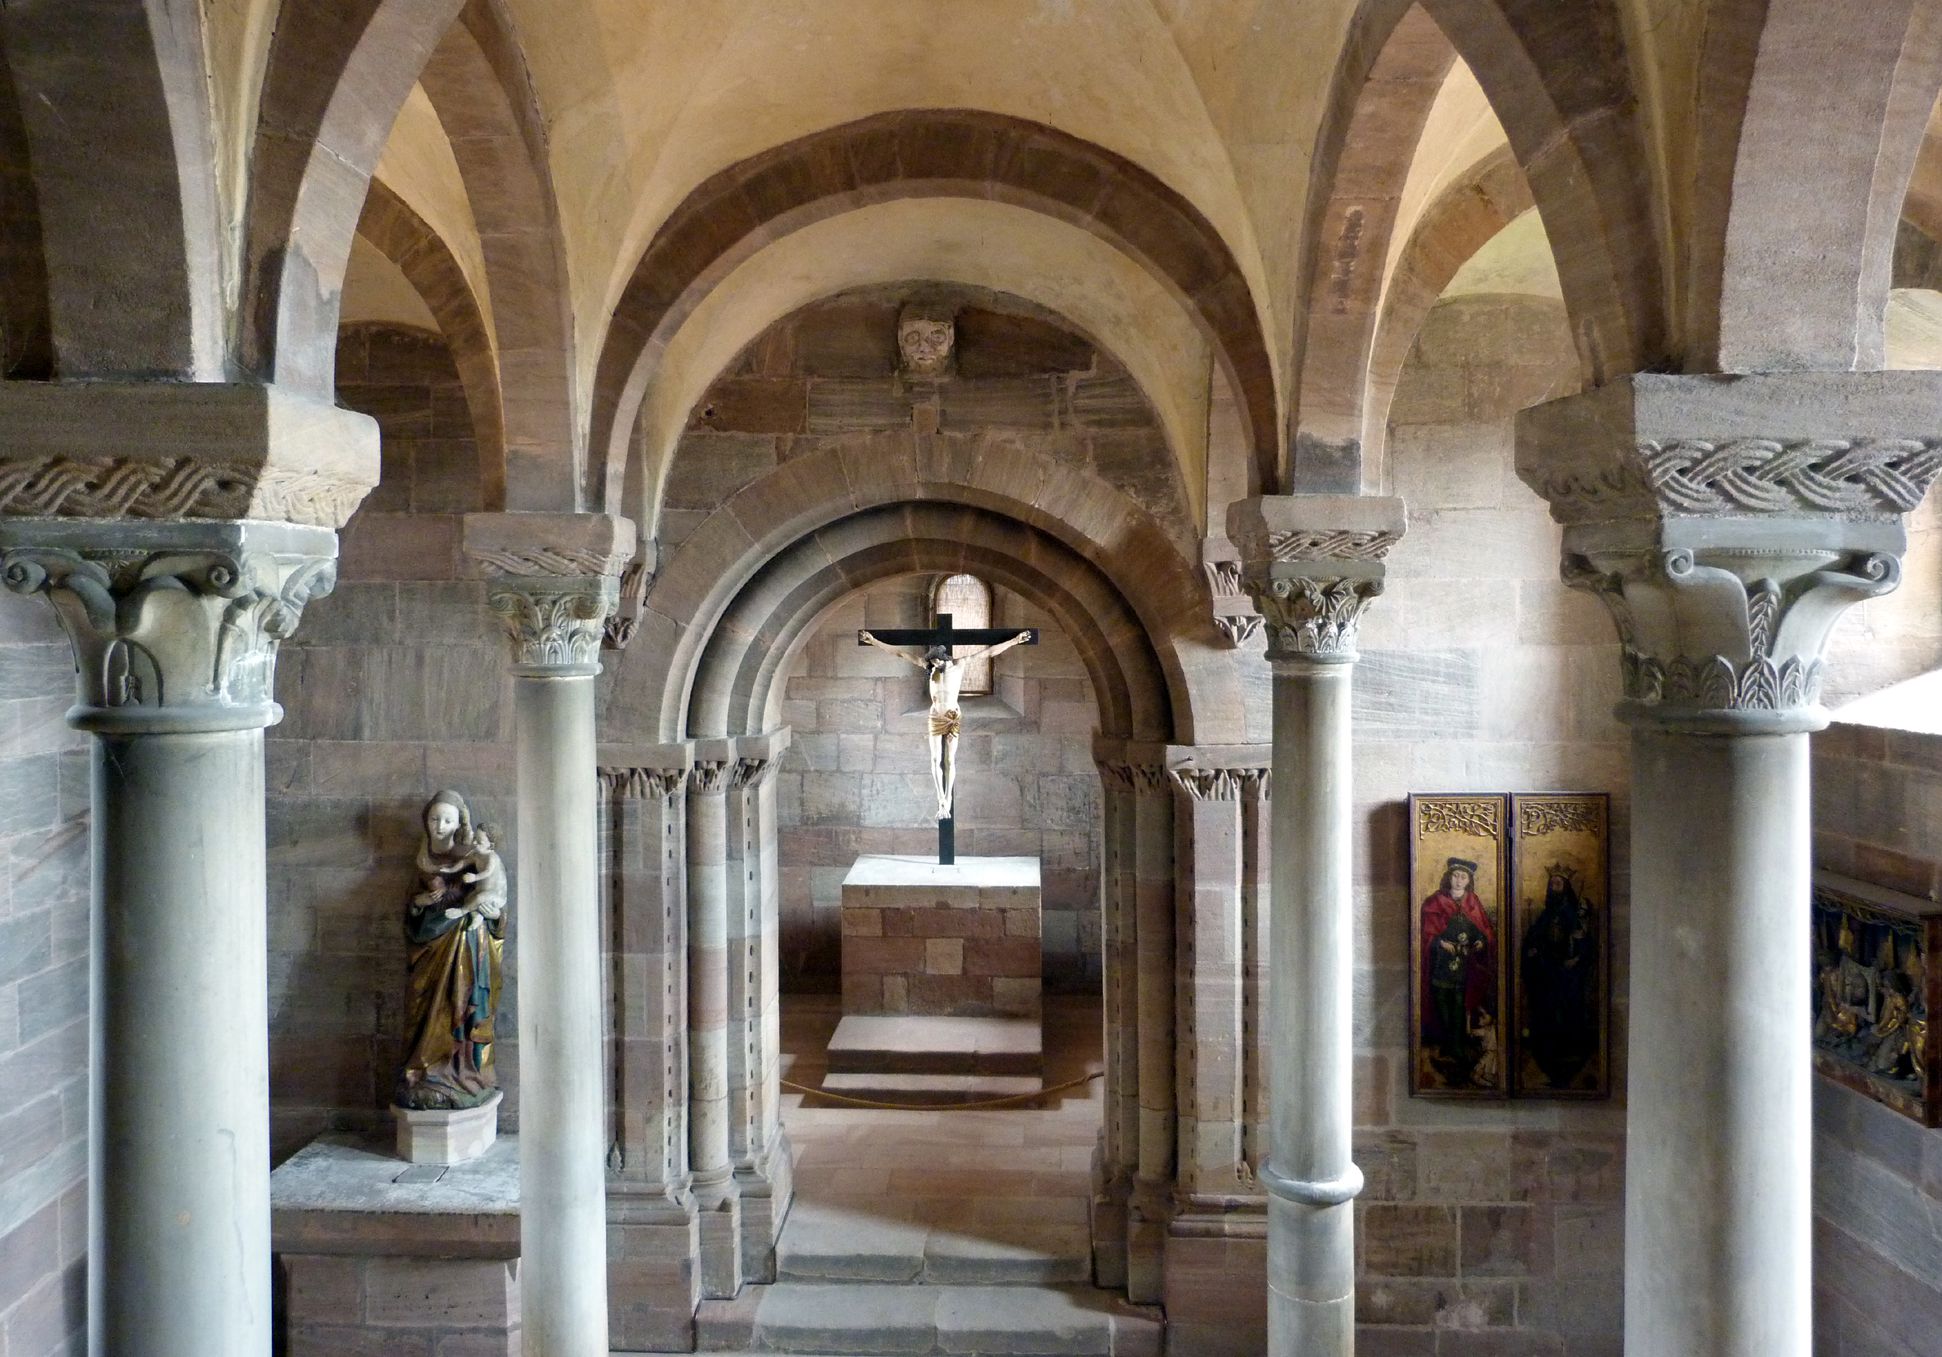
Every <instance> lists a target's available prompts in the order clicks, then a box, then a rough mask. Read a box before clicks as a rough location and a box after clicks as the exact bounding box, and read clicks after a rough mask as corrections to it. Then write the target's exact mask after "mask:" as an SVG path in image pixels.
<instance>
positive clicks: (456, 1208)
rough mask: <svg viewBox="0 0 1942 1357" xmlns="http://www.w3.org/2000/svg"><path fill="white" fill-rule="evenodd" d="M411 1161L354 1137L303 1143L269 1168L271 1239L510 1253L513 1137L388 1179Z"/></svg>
mask: <svg viewBox="0 0 1942 1357" xmlns="http://www.w3.org/2000/svg"><path fill="white" fill-rule="evenodd" d="M413 1167H414V1166H413V1165H411V1164H407V1163H406V1162H405V1161H404V1160H402V1159H399V1158H398V1157H397V1156H396V1155H395V1154H393V1153H391V1152H390V1150H389V1148H388V1147H386V1146H383V1145H381V1144H380V1143H378V1142H373V1141H368V1140H364V1139H361V1138H359V1137H357V1136H349V1135H329V1136H320V1137H319V1138H318V1139H316V1140H313V1141H311V1142H310V1144H308V1145H306V1146H305V1147H304V1148H303V1149H301V1150H299V1151H298V1152H297V1153H296V1154H295V1155H293V1156H291V1158H290V1159H288V1160H287V1161H285V1162H284V1163H283V1164H282V1165H281V1166H280V1167H278V1168H277V1170H276V1171H275V1172H274V1173H272V1174H271V1175H270V1212H271V1227H270V1228H271V1247H272V1248H273V1249H274V1250H275V1251H276V1252H278V1253H304V1254H359V1255H378V1254H382V1255H387V1256H398V1257H446V1258H453V1257H463V1258H516V1257H518V1256H519V1137H518V1136H501V1137H500V1138H499V1139H498V1140H497V1141H496V1142H495V1143H494V1144H493V1146H492V1148H491V1149H490V1150H488V1151H486V1153H485V1154H484V1155H482V1156H480V1157H479V1158H477V1159H474V1160H472V1161H470V1162H469V1163H464V1164H454V1165H452V1166H450V1167H448V1168H446V1169H445V1172H444V1173H443V1174H442V1175H440V1176H439V1177H438V1180H437V1181H436V1182H430V1183H422V1182H419V1183H414V1182H404V1183H400V1182H398V1181H397V1179H398V1175H399V1174H401V1173H404V1172H405V1171H406V1170H407V1169H411V1168H413ZM417 1167H421V1168H422V1167H424V1166H417Z"/></svg>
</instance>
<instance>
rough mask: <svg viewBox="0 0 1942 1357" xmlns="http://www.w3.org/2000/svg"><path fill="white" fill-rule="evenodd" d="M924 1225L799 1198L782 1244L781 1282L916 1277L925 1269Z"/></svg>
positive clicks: (778, 1259)
mask: <svg viewBox="0 0 1942 1357" xmlns="http://www.w3.org/2000/svg"><path fill="white" fill-rule="evenodd" d="M927 1237H928V1231H927V1230H926V1228H925V1227H924V1226H923V1225H920V1224H916V1223H914V1222H912V1221H909V1220H905V1219H899V1218H897V1217H896V1216H894V1215H890V1214H881V1213H872V1212H870V1211H867V1210H859V1209H855V1208H851V1207H843V1206H835V1205H830V1204H826V1203H823V1202H815V1201H803V1202H797V1203H796V1205H795V1207H794V1209H793V1210H791V1211H790V1213H789V1219H788V1221H787V1222H785V1223H784V1225H783V1227H782V1237H781V1239H779V1240H778V1241H777V1242H776V1276H777V1279H778V1280H781V1281H832V1280H837V1281H860V1282H908V1281H915V1280H916V1279H917V1278H918V1277H919V1276H921V1275H922V1273H923V1271H924V1245H925V1240H926V1238H927Z"/></svg>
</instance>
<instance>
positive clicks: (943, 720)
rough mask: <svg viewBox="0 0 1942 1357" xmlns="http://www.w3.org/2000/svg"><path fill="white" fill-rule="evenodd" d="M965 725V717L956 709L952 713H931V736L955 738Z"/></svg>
mask: <svg viewBox="0 0 1942 1357" xmlns="http://www.w3.org/2000/svg"><path fill="white" fill-rule="evenodd" d="M963 725H964V716H963V715H962V713H960V712H958V711H957V710H956V709H955V708H954V709H952V710H951V711H945V712H936V711H934V712H932V713H931V734H933V735H944V736H950V737H955V736H956V735H957V733H958V730H959V729H960V728H961V727H962V726H963Z"/></svg>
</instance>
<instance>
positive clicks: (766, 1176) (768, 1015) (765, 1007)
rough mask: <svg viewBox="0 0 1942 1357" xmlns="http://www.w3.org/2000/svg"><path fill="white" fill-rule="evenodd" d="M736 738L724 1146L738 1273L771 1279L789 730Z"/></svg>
mask: <svg viewBox="0 0 1942 1357" xmlns="http://www.w3.org/2000/svg"><path fill="white" fill-rule="evenodd" d="M734 743H735V749H736V762H735V772H734V776H733V777H732V778H731V779H730V782H729V789H728V802H727V812H728V813H727V822H728V836H727V871H726V876H727V886H728V901H729V910H728V930H727V942H728V966H727V978H728V1034H727V1052H728V1110H729V1119H728V1152H729V1158H730V1161H731V1162H732V1163H733V1165H734V1172H735V1182H736V1187H737V1194H738V1196H739V1197H740V1199H741V1204H742V1206H741V1211H742V1228H741V1258H742V1278H743V1280H744V1281H749V1282H772V1281H774V1280H775V1243H776V1236H777V1235H778V1234H779V1233H780V1232H781V1229H782V1222H783V1219H784V1217H785V1216H786V1215H787V1213H788V1210H789V1200H790V1190H791V1188H790V1184H791V1182H792V1176H791V1164H790V1159H789V1146H788V1140H787V1138H786V1137H785V1136H784V1134H783V1132H782V1128H781V1124H780V1122H781V1099H780V1096H779V1095H780V1092H781V1088H780V1086H779V1085H778V1084H777V1083H776V1082H775V1081H776V1075H777V1072H778V1071H777V1065H776V1061H777V1059H778V1057H779V1055H780V1048H781V1036H782V1032H781V1022H780V1002H779V988H780V980H781V970H780V966H779V963H778V958H777V955H776V950H777V944H778V932H779V928H780V918H779V905H780V900H779V895H780V887H781V878H780V874H779V872H778V870H777V866H776V862H775V856H776V854H775V818H774V810H775V794H774V786H775V770H776V764H777V760H778V759H779V758H780V757H781V755H782V753H783V751H784V750H786V749H787V748H788V745H789V731H788V730H786V729H784V730H780V731H772V732H770V733H769V734H766V735H749V736H743V737H741V738H739V739H737V740H736V741H735V742H734Z"/></svg>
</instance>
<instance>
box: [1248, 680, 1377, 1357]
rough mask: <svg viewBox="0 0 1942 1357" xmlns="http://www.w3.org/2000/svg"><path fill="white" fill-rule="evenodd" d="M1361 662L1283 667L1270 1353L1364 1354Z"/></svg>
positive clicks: (1275, 876)
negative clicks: (1358, 1067) (1359, 1124)
mask: <svg viewBox="0 0 1942 1357" xmlns="http://www.w3.org/2000/svg"><path fill="white" fill-rule="evenodd" d="M1352 659H1353V655H1352V654H1338V655H1335V656H1332V657H1327V658H1319V657H1317V658H1309V657H1299V656H1297V657H1287V656H1276V657H1275V660H1274V756H1273V757H1274V788H1275V797H1274V801H1273V809H1272V824H1273V826H1274V844H1275V853H1274V857H1273V860H1272V863H1271V866H1270V883H1271V884H1270V892H1271V899H1272V906H1271V911H1270V914H1269V917H1268V965H1269V970H1270V974H1271V975H1272V976H1273V982H1272V985H1271V987H1270V990H1269V1017H1268V1021H1269V1024H1270V1029H1271V1031H1272V1032H1273V1034H1274V1042H1273V1045H1272V1047H1271V1049H1270V1056H1269V1068H1268V1088H1269V1090H1270V1103H1269V1108H1270V1124H1269V1147H1268V1165H1267V1171H1266V1172H1265V1173H1263V1174H1262V1175H1261V1177H1262V1179H1263V1180H1264V1182H1265V1183H1266V1186H1267V1188H1268V1193H1269V1196H1268V1348H1269V1351H1270V1352H1274V1353H1300V1354H1315V1355H1316V1357H1323V1355H1324V1354H1342V1357H1347V1355H1348V1354H1351V1353H1353V1352H1354V1351H1355V1214H1354V1213H1355V1206H1354V1199H1355V1194H1356V1193H1357V1192H1358V1191H1359V1190H1360V1189H1361V1186H1362V1175H1361V1172H1360V1170H1358V1169H1357V1168H1356V1167H1355V1164H1354V1162H1353V1159H1352V1158H1351V1155H1352V1152H1353V1138H1354V1127H1353V1124H1352V1123H1353V1110H1354V1106H1355V1101H1354V1090H1353V1087H1352V1082H1351V1076H1352V1072H1353V1068H1354V1061H1353V1035H1352V1034H1353V1023H1352V1018H1351V1014H1350V1003H1351V998H1352V996H1353V993H1354V978H1353V975H1352V967H1353V939H1352V934H1351V927H1350V907H1351V894H1350V872H1351V869H1352V867H1353V861H1354V858H1353V845H1352V842H1351V839H1350V806H1351V800H1350V794H1351V790H1352V771H1351V761H1350V740H1349V710H1350V680H1351V676H1352V674H1353V673H1354V668H1353V665H1352V664H1351V663H1350V661H1351V660H1352Z"/></svg>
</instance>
